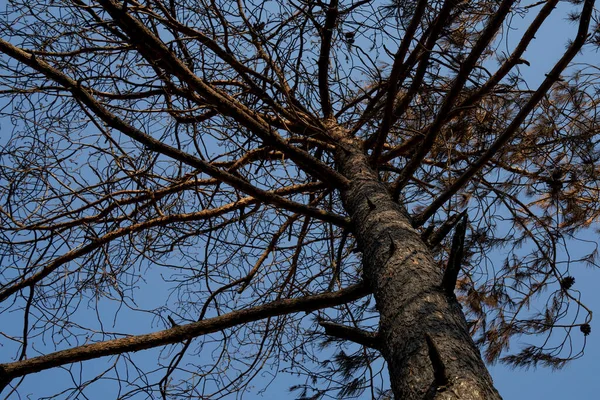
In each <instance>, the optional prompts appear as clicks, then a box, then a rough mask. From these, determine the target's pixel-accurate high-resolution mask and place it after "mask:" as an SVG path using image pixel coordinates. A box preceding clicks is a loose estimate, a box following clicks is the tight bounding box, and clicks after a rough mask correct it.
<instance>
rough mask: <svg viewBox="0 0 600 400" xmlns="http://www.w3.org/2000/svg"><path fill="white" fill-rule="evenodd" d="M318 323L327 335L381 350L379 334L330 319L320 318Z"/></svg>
mask: <svg viewBox="0 0 600 400" xmlns="http://www.w3.org/2000/svg"><path fill="white" fill-rule="evenodd" d="M319 325H321V326H322V327H323V328H325V333H326V334H327V335H329V336H333V337H336V338H339V339H343V340H349V341H351V342H354V343H358V344H360V345H361V346H366V347H370V348H372V349H375V350H379V351H381V342H380V339H379V335H378V334H377V333H375V332H367V331H365V330H363V329H360V328H355V327H352V326H346V325H342V324H337V323H335V322H331V321H323V320H320V321H319Z"/></svg>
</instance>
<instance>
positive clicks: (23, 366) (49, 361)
mask: <svg viewBox="0 0 600 400" xmlns="http://www.w3.org/2000/svg"><path fill="white" fill-rule="evenodd" d="M368 294H369V289H368V287H367V285H366V284H364V283H359V284H356V285H353V286H349V287H347V288H345V289H342V290H339V291H337V292H329V293H322V294H316V295H312V296H306V297H301V298H296V299H285V300H277V301H273V302H271V303H267V304H264V305H261V306H256V307H252V308H249V309H246V310H239V311H232V312H230V313H227V314H223V315H221V316H218V317H214V318H209V319H206V320H203V321H199V322H194V323H191V324H186V325H180V326H176V327H173V328H170V329H166V330H163V331H159V332H154V333H149V334H145V335H137V336H130V337H126V338H121V339H115V340H108V341H105V342H98V343H94V344H87V345H83V346H78V347H74V348H72V349H68V350H62V351H58V352H55V353H52V354H48V355H44V356H40V357H34V358H30V359H28V360H24V361H17V362H13V363H7V364H0V385H2V386H0V392H1V391H2V390H3V389H4V388H5V387H6V385H8V383H9V382H10V381H11V380H12V379H14V378H17V377H20V376H24V375H27V374H31V373H35V372H40V371H43V370H46V369H50V368H54V367H57V366H60V365H65V364H71V363H74V362H80V361H87V360H92V359H96V358H100V357H106V356H110V355H114V354H122V353H125V352H132V351H140V350H146V349H151V348H154V347H159V346H164V345H167V344H173V343H179V342H182V341H184V340H186V339H191V338H195V337H198V336H202V335H206V334H209V333H213V332H218V331H221V330H223V329H228V328H232V327H234V326H237V325H240V324H244V323H248V322H253V321H258V320H260V319H264V318H269V317H275V316H279V315H284V314H290V313H294V312H300V311H304V312H311V311H315V310H320V309H323V308H327V307H334V306H338V305H341V304H344V303H347V302H350V301H354V300H357V299H360V298H361V297H364V296H366V295H368Z"/></svg>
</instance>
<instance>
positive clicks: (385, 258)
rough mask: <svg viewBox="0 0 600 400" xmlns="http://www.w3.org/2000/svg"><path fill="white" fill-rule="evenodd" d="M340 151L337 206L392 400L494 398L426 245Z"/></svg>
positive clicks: (353, 153)
mask: <svg viewBox="0 0 600 400" xmlns="http://www.w3.org/2000/svg"><path fill="white" fill-rule="evenodd" d="M340 144H341V146H342V147H343V149H340V150H339V151H338V154H337V160H336V161H337V166H338V170H339V172H341V173H342V174H343V175H345V176H346V177H347V178H348V179H349V180H350V181H351V185H350V187H349V188H348V189H347V190H345V191H343V192H342V193H341V196H342V201H343V203H344V207H345V208H346V210H347V212H348V213H349V214H350V215H351V216H352V232H353V234H354V235H355V237H356V240H357V241H358V245H359V247H360V249H361V250H362V253H363V268H364V271H363V273H364V277H365V279H366V281H367V282H368V283H369V285H370V286H371V288H372V290H373V294H374V296H375V300H376V304H377V309H378V310H379V313H380V318H381V320H380V332H379V334H380V338H381V347H382V353H383V356H384V357H385V359H386V361H387V363H388V368H389V372H390V380H391V386H392V391H393V392H394V396H395V398H396V399H398V400H413V399H419V400H423V399H436V400H437V399H463V400H464V399H467V400H471V399H473V400H475V399H478V400H480V399H486V400H487V399H500V395H499V394H498V392H497V391H496V389H495V388H494V386H493V384H492V378H491V376H490V375H489V373H488V371H487V369H486V367H485V365H484V363H483V361H482V359H481V355H480V353H479V350H478V349H477V347H476V346H475V344H474V343H473V340H472V339H471V337H470V335H469V333H468V330H467V324H466V320H465V317H464V314H463V312H462V309H461V306H460V304H459V303H458V302H457V300H456V298H455V297H454V295H450V296H448V295H446V294H445V292H444V290H443V289H442V288H441V285H440V284H441V282H442V272H441V271H440V270H439V268H438V266H437V265H436V263H435V262H434V260H433V257H432V256H431V253H430V251H429V249H428V248H427V246H426V244H425V243H424V242H423V240H421V238H420V235H419V234H418V233H417V232H416V231H415V230H414V229H413V228H412V226H411V223H410V221H409V219H408V217H407V215H406V214H405V212H404V211H403V209H402V207H401V206H400V205H399V204H397V203H395V202H394V201H393V200H392V195H391V193H390V192H389V190H388V189H387V188H386V187H385V185H384V184H382V183H381V182H380V181H379V179H378V176H377V173H376V172H375V171H373V170H372V169H371V168H370V167H369V163H368V160H367V158H366V156H365V154H364V152H363V150H362V149H360V148H359V145H357V144H356V143H355V142H353V141H352V140H351V139H345V140H341V141H340Z"/></svg>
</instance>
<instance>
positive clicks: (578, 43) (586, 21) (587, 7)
mask: <svg viewBox="0 0 600 400" xmlns="http://www.w3.org/2000/svg"><path fill="white" fill-rule="evenodd" d="M594 3H595V1H594V0H586V2H585V3H584V5H583V10H582V12H581V18H580V20H579V29H578V31H577V35H576V37H575V40H574V41H573V43H571V45H570V46H569V48H568V49H567V51H566V52H565V54H564V55H563V56H562V57H561V59H560V60H558V62H557V63H556V64H555V65H554V68H552V70H551V71H550V72H549V73H548V74H546V79H544V81H543V82H542V84H541V85H540V86H539V87H538V89H537V90H536V91H535V93H534V94H533V95H532V96H531V98H530V99H529V101H528V102H527V104H525V106H523V108H522V109H521V111H519V113H518V114H517V116H516V117H515V119H514V120H513V121H512V122H511V123H510V125H509V126H508V127H507V128H506V130H505V131H504V132H503V133H502V134H501V135H500V136H499V137H498V138H497V139H496V141H494V143H492V145H491V146H490V147H489V148H488V149H487V151H486V152H485V153H484V154H483V155H482V156H481V157H480V158H479V159H477V160H476V161H475V162H474V163H473V164H472V165H471V166H470V167H469V169H467V170H466V171H465V172H464V173H463V174H462V175H461V176H460V177H458V179H457V180H456V181H454V183H453V184H452V185H450V187H449V188H448V189H447V190H446V191H445V192H444V193H442V194H441V195H440V196H439V197H438V198H436V199H435V200H434V201H433V202H432V203H431V204H430V205H429V207H427V208H426V209H425V210H424V211H423V212H422V213H421V214H420V215H418V216H417V217H415V221H417V222H418V223H420V224H422V223H423V222H424V221H427V220H428V219H429V218H430V217H431V216H432V215H433V214H434V213H435V212H436V211H437V210H438V209H439V208H440V207H441V206H442V205H443V204H444V203H445V202H446V201H448V199H450V198H451V197H452V196H453V195H454V194H455V193H456V192H458V191H459V190H460V189H461V188H462V187H463V186H464V185H465V184H466V183H467V182H468V181H469V180H470V179H471V178H472V177H473V176H474V175H475V174H476V173H477V172H479V171H480V170H481V169H482V168H483V167H484V165H485V164H486V163H487V162H488V161H489V160H491V159H492V157H494V156H495V155H496V153H498V151H500V149H501V148H502V147H503V146H504V145H505V144H506V143H507V142H508V141H509V140H510V139H511V138H512V137H513V136H514V135H515V134H516V133H517V130H518V129H519V127H520V126H521V124H522V123H523V121H525V118H526V117H527V116H528V115H529V113H530V112H531V111H533V109H534V108H535V107H536V106H537V104H538V103H539V102H540V100H542V98H543V97H544V96H545V95H546V93H547V92H548V90H550V88H551V87H552V85H553V84H554V83H555V82H556V81H558V80H559V79H560V74H561V73H562V72H563V71H564V69H565V68H567V67H568V66H569V63H570V62H571V60H573V58H574V57H575V56H576V55H577V53H578V52H579V50H581V48H582V47H583V45H584V44H585V40H586V39H587V37H588V29H589V26H590V20H591V17H592V12H593V10H594Z"/></svg>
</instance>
